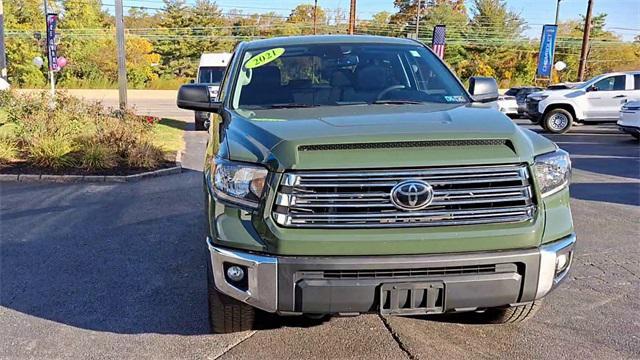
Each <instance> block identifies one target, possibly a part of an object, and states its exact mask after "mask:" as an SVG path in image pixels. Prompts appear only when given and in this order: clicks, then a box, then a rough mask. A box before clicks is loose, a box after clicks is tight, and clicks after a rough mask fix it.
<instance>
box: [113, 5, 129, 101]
mask: <svg viewBox="0 0 640 360" xmlns="http://www.w3.org/2000/svg"><path fill="white" fill-rule="evenodd" d="M115 5H116V11H115V12H116V42H117V49H118V100H119V101H118V102H119V105H120V110H124V109H126V107H127V68H126V64H125V47H124V18H123V16H124V15H123V10H122V0H116V4H115Z"/></svg>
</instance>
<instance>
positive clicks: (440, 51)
mask: <svg viewBox="0 0 640 360" xmlns="http://www.w3.org/2000/svg"><path fill="white" fill-rule="evenodd" d="M445 29H446V26H445V25H436V26H435V27H434V28H433V41H432V42H431V49H432V50H433V52H435V53H436V55H438V56H439V57H440V59H444V47H445Z"/></svg>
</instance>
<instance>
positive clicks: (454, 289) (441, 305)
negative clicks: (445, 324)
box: [208, 235, 576, 315]
mask: <svg viewBox="0 0 640 360" xmlns="http://www.w3.org/2000/svg"><path fill="white" fill-rule="evenodd" d="M575 241H576V237H575V235H570V236H568V237H565V238H563V239H560V240H558V241H555V242H552V243H549V244H545V245H543V246H541V247H540V248H534V249H525V250H511V251H496V252H478V253H461V254H443V255H419V256H415V255H411V256H408V255H407V256H358V257H351V256H349V257H346V256H345V257H339V256H334V257H295V256H267V255H259V254H254V253H248V252H242V251H236V250H229V249H225V248H219V247H216V246H214V245H213V244H212V243H211V241H209V239H208V246H209V251H210V253H211V261H212V268H213V275H214V280H215V284H216V288H217V289H218V290H219V291H221V292H223V293H225V294H227V295H229V296H231V297H233V298H235V299H238V300H240V301H243V302H245V303H247V304H249V305H252V306H254V307H256V308H259V309H262V310H265V311H268V312H278V313H282V314H288V313H310V314H331V313H366V312H378V311H381V309H380V298H383V302H387V303H388V299H387V298H386V295H385V291H384V289H388V288H389V286H391V287H393V285H394V284H396V285H398V287H399V288H402V287H403V286H405V285H407V284H416V287H417V288H418V291H424V293H427V291H429V294H430V295H428V296H426V297H427V298H429V300H428V301H427V303H429V304H430V306H426V307H424V306H422V307H420V308H418V309H414V310H412V309H411V308H409V309H404V310H406V311H403V309H400V311H397V312H394V311H390V312H388V313H398V314H407V315H408V314H418V313H439V312H451V311H468V310H474V309H481V308H487V307H497V306H508V305H514V304H519V303H527V302H531V301H533V300H535V299H539V298H541V297H543V296H545V295H546V294H547V293H548V292H549V291H551V290H552V289H553V288H554V287H555V286H557V285H558V284H559V283H560V282H561V281H562V280H563V279H564V277H565V276H566V274H567V272H568V271H569V267H570V262H571V260H572V252H573V246H574V244H575ZM558 254H565V255H567V258H566V259H568V261H569V263H568V265H567V266H566V267H565V268H564V269H563V270H562V271H560V272H558V271H556V266H557V259H556V257H557V255H558ZM231 265H239V266H241V267H243V269H245V274H246V276H247V281H246V282H243V283H242V284H243V286H235V285H234V284H233V283H232V282H231V281H229V280H228V279H227V277H226V275H225V271H226V269H227V268H228V267H229V266H231ZM383 288H384V289H383ZM414 290H415V289H414ZM400 294H401V295H402V294H403V293H402V292H401V293H400ZM396 297H397V296H394V297H392V299H393V300H395V298H396ZM400 307H402V306H400ZM392 308H394V307H393V306H392Z"/></svg>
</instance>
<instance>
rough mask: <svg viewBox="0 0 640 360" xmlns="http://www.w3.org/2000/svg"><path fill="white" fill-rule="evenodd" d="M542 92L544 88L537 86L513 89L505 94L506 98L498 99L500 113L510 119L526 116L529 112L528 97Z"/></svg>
mask: <svg viewBox="0 0 640 360" xmlns="http://www.w3.org/2000/svg"><path fill="white" fill-rule="evenodd" d="M541 90H542V88H540V87H535V86H518V87H512V88H511V89H509V90H507V91H506V92H505V93H504V96H501V97H500V98H498V104H500V111H502V112H503V113H505V114H507V115H508V116H510V117H522V116H525V115H526V110H527V101H526V100H527V96H528V95H529V94H532V93H534V92H538V91H541Z"/></svg>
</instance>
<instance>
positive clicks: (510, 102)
mask: <svg viewBox="0 0 640 360" xmlns="http://www.w3.org/2000/svg"><path fill="white" fill-rule="evenodd" d="M497 104H498V110H500V111H501V112H502V113H503V114H505V115H507V116H509V117H517V116H518V102H517V101H516V97H515V96H511V95H507V94H506V93H505V95H500V96H498V101H497Z"/></svg>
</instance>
